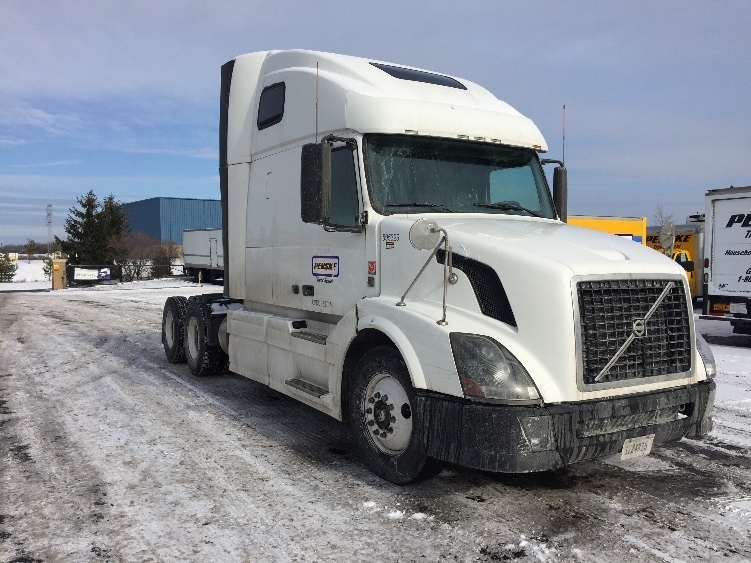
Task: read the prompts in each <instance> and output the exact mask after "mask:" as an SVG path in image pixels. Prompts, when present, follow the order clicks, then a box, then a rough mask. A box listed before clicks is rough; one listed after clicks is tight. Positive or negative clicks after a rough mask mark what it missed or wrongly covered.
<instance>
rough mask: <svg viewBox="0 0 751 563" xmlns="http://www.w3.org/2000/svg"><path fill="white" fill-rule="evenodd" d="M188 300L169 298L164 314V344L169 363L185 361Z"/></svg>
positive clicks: (165, 304) (178, 296) (180, 297)
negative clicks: (184, 345) (184, 333)
mask: <svg viewBox="0 0 751 563" xmlns="http://www.w3.org/2000/svg"><path fill="white" fill-rule="evenodd" d="M187 303H188V300H187V299H186V298H185V297H183V296H182V295H176V296H174V297H168V298H167V301H165V303H164V312H163V313H162V344H164V353H165V354H166V355H167V361H168V362H169V363H171V364H180V363H183V362H184V361H185V350H184V348H183V332H184V330H185V329H184V325H185V308H186V306H187Z"/></svg>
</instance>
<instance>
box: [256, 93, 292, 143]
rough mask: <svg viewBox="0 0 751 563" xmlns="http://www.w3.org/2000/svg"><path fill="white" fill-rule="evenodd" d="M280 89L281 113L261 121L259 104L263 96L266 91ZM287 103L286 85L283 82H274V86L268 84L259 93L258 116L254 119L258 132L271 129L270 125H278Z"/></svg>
mask: <svg viewBox="0 0 751 563" xmlns="http://www.w3.org/2000/svg"><path fill="white" fill-rule="evenodd" d="M279 87H281V88H282V111H281V113H278V114H275V115H273V116H271V117H269V118H267V119H264V120H263V121H261V120H260V119H261V102H262V100H263V95H264V94H265V93H266V92H267V91H268V90H272V89H274V88H279ZM286 102H287V85H286V84H285V83H284V82H275V83H274V84H270V85H269V86H266V87H265V88H264V89H263V90H262V91H261V96H260V97H259V98H258V115H257V117H256V125H257V126H258V130H259V131H261V130H263V129H267V128H269V127H271V126H272V125H276V124H277V123H279V122H280V121H281V120H282V118H283V117H284V106H285V104H286Z"/></svg>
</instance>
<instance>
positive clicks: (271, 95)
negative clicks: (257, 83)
mask: <svg viewBox="0 0 751 563" xmlns="http://www.w3.org/2000/svg"><path fill="white" fill-rule="evenodd" d="M284 91H285V86H284V82H277V83H276V84H272V85H271V86H266V88H264V89H263V92H261V99H260V101H259V102H258V121H257V123H258V129H259V130H260V129H266V128H267V127H271V126H272V125H275V124H277V123H279V122H280V121H281V120H282V117H283V116H284Z"/></svg>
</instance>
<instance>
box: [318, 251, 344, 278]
mask: <svg viewBox="0 0 751 563" xmlns="http://www.w3.org/2000/svg"><path fill="white" fill-rule="evenodd" d="M312 274H313V275H314V276H316V277H318V278H337V277H339V257H338V256H313V262H312Z"/></svg>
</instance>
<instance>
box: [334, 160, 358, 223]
mask: <svg viewBox="0 0 751 563" xmlns="http://www.w3.org/2000/svg"><path fill="white" fill-rule="evenodd" d="M359 213H360V199H359V198H358V196H357V173H356V171H355V154H354V152H353V151H352V149H350V148H348V147H341V148H336V149H334V150H332V151H331V210H330V217H329V224H330V225H332V226H337V227H356V226H357V215H358V214H359Z"/></svg>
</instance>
